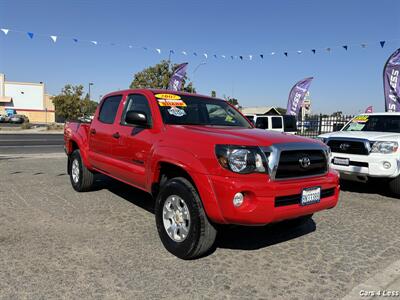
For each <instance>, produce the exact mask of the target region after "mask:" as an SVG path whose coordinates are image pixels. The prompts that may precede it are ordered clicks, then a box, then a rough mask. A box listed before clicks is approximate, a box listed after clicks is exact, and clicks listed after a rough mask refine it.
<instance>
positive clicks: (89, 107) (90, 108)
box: [82, 93, 98, 115]
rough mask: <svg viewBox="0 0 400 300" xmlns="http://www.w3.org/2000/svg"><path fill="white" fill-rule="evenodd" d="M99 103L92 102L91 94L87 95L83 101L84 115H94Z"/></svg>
mask: <svg viewBox="0 0 400 300" xmlns="http://www.w3.org/2000/svg"><path fill="white" fill-rule="evenodd" d="M97 105H98V103H97V102H96V101H93V100H90V98H89V94H88V93H87V94H86V96H85V98H83V100H82V113H83V114H85V115H93V114H94V113H95V111H96V108H97Z"/></svg>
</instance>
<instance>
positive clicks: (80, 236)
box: [0, 157, 400, 299]
mask: <svg viewBox="0 0 400 300" xmlns="http://www.w3.org/2000/svg"><path fill="white" fill-rule="evenodd" d="M65 166H66V158H64V157H63V158H61V157H49V158H46V157H40V158H18V159H13V158H10V159H7V158H5V157H2V158H1V159H0V170H1V177H0V199H1V209H0V298H1V299H54V298H62V299H82V298H89V299H154V298H175V299H188V298H193V299H200V298H201V299H203V298H204V299H272V298H273V299H304V298H307V299H337V298H340V297H343V296H345V295H346V294H347V293H349V292H350V291H351V290H352V289H353V288H354V287H355V286H357V285H359V284H360V283H362V282H364V281H366V280H367V279H368V278H370V277H372V276H375V275H376V274H379V272H380V271H381V270H383V269H385V268H387V267H388V266H389V265H390V264H392V263H394V262H395V261H397V260H399V259H400V250H399V249H400V234H399V228H400V218H399V215H400V200H399V199H396V198H391V197H388V196H387V195H385V190H384V188H379V187H374V186H371V185H369V186H366V185H361V184H350V185H347V186H345V187H344V188H345V191H343V192H342V193H341V197H340V202H339V204H338V206H337V207H336V208H334V209H332V210H327V211H323V212H320V213H317V214H315V215H314V217H313V221H309V222H308V223H305V224H303V225H300V226H299V225H296V224H294V223H293V222H284V223H279V224H274V225H270V226H265V227H251V228H246V227H222V228H221V231H220V232H219V235H218V238H217V242H216V249H215V251H214V252H213V253H211V254H210V255H208V256H206V257H204V258H201V259H198V260H194V261H183V260H180V259H178V258H175V257H174V256H172V255H170V254H169V253H168V252H167V251H166V250H165V249H164V248H163V246H162V244H161V242H160V240H159V238H158V235H157V230H156V227H155V221H154V215H153V204H154V202H153V200H152V199H151V198H150V197H149V196H148V195H147V194H145V193H143V192H141V191H138V190H137V189H134V188H132V187H129V186H127V185H124V184H121V183H118V182H116V181H114V180H111V179H107V178H105V177H99V180H98V182H97V185H96V190H95V191H93V192H88V193H77V192H75V191H74V190H73V189H72V187H71V185H70V182H69V177H68V176H67V175H66V170H65ZM399 288H400V287H399Z"/></svg>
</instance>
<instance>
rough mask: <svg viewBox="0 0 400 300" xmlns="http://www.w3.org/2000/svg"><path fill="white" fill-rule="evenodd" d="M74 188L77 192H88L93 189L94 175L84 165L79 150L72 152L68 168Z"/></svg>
mask: <svg viewBox="0 0 400 300" xmlns="http://www.w3.org/2000/svg"><path fill="white" fill-rule="evenodd" d="M68 168H69V169H68V173H69V178H70V180H71V184H72V187H73V188H74V190H75V191H77V192H87V191H90V190H91V188H92V187H93V182H94V174H93V173H92V172H91V171H89V169H88V168H86V166H85V165H84V163H83V161H82V157H81V153H80V151H79V150H75V151H74V152H72V154H71V156H70V159H69V166H68Z"/></svg>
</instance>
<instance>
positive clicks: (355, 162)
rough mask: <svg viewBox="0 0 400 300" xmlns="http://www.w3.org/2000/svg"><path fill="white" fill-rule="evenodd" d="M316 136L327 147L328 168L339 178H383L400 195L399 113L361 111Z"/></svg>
mask: <svg viewBox="0 0 400 300" xmlns="http://www.w3.org/2000/svg"><path fill="white" fill-rule="evenodd" d="M318 138H319V139H320V140H322V141H323V142H324V143H325V144H327V145H328V146H329V147H330V149H331V152H332V154H331V167H332V168H334V169H336V170H337V171H339V172H340V175H341V177H342V178H343V179H348V180H357V181H363V182H367V181H368V179H371V178H381V179H387V182H388V184H389V188H390V190H391V192H393V193H395V194H396V195H400V149H399V144H400V113H372V114H362V115H359V116H356V117H355V118H353V119H352V120H350V122H348V123H347V124H346V125H345V126H344V127H343V128H342V129H341V130H340V131H337V132H332V133H326V134H322V135H320V136H319V137H318Z"/></svg>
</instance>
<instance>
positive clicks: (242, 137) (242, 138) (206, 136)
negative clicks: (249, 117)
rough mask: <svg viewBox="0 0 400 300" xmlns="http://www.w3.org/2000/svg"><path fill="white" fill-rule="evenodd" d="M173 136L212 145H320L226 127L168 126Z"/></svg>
mask: <svg viewBox="0 0 400 300" xmlns="http://www.w3.org/2000/svg"><path fill="white" fill-rule="evenodd" d="M167 127H168V128H167V130H168V131H170V132H169V133H172V134H173V135H175V136H177V138H178V137H179V136H182V138H183V139H186V140H187V138H188V137H190V140H191V141H197V142H199V143H212V144H234V145H243V146H270V145H272V144H279V143H301V142H306V143H321V142H319V141H318V140H313V139H309V138H305V137H300V136H296V135H292V134H286V133H282V132H274V131H267V130H263V129H256V128H238V127H227V126H197V125H168V126H167Z"/></svg>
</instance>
